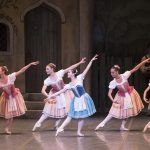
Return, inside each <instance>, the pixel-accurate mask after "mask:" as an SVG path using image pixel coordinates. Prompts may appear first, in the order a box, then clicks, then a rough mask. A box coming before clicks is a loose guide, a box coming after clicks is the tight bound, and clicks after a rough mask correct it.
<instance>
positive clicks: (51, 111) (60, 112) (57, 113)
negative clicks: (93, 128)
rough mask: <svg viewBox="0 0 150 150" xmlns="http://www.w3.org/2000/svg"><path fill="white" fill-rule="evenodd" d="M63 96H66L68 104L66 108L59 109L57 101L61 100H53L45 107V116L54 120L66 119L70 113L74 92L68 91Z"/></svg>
mask: <svg viewBox="0 0 150 150" xmlns="http://www.w3.org/2000/svg"><path fill="white" fill-rule="evenodd" d="M63 95H64V99H65V103H66V106H65V107H62V108H58V106H57V100H59V98H58V99H57V100H56V99H53V101H52V102H50V103H45V106H44V109H43V114H46V115H48V116H49V117H52V118H64V117H66V116H67V114H68V112H69V108H70V103H71V100H72V99H73V93H72V91H70V90H67V91H66V92H65V93H64V94H63ZM60 98H61V97H60Z"/></svg>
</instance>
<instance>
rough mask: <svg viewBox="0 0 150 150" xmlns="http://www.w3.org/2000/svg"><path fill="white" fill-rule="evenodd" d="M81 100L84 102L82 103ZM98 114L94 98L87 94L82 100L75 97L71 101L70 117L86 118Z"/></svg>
mask: <svg viewBox="0 0 150 150" xmlns="http://www.w3.org/2000/svg"><path fill="white" fill-rule="evenodd" d="M80 100H81V101H82V102H80ZM95 112H96V109H95V105H94V102H93V100H92V98H91V97H90V96H89V95H88V94H87V93H85V94H83V95H82V96H81V97H80V98H78V97H74V98H73V100H72V101H71V105H70V111H69V113H68V116H70V117H71V118H75V119H80V118H86V117H89V116H91V115H93V114H94V113H95Z"/></svg>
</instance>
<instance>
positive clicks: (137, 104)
mask: <svg viewBox="0 0 150 150" xmlns="http://www.w3.org/2000/svg"><path fill="white" fill-rule="evenodd" d="M130 75H131V72H130V71H126V72H125V73H124V74H121V78H122V82H121V83H118V82H117V81H116V79H114V80H112V81H111V82H110V84H109V88H110V89H115V88H117V89H118V92H117V93H116V95H115V98H114V102H115V103H113V104H112V107H111V109H110V111H109V114H110V115H112V116H113V117H115V118H118V119H125V118H129V117H132V116H136V115H138V114H139V113H140V112H141V110H142V109H143V108H144V106H143V103H142V100H141V98H140V96H139V94H138V93H137V91H136V90H135V89H134V87H132V86H130V85H129V83H128V78H129V77H130Z"/></svg>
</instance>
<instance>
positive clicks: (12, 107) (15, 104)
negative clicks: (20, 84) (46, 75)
mask: <svg viewBox="0 0 150 150" xmlns="http://www.w3.org/2000/svg"><path fill="white" fill-rule="evenodd" d="M15 80H16V73H15V72H14V73H12V74H10V75H8V81H7V83H6V84H2V83H0V88H1V89H2V90H3V93H2V95H1V97H0V116H1V117H4V118H6V119H10V118H13V117H16V116H21V115H23V114H25V111H26V110H27V109H26V105H25V102H24V98H23V96H22V95H21V93H20V91H19V89H18V88H15V86H14V82H15Z"/></svg>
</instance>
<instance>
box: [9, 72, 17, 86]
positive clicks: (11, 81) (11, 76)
mask: <svg viewBox="0 0 150 150" xmlns="http://www.w3.org/2000/svg"><path fill="white" fill-rule="evenodd" d="M8 76H9V80H10V83H11V84H14V82H15V80H16V72H14V73H12V74H10V75H8Z"/></svg>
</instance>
